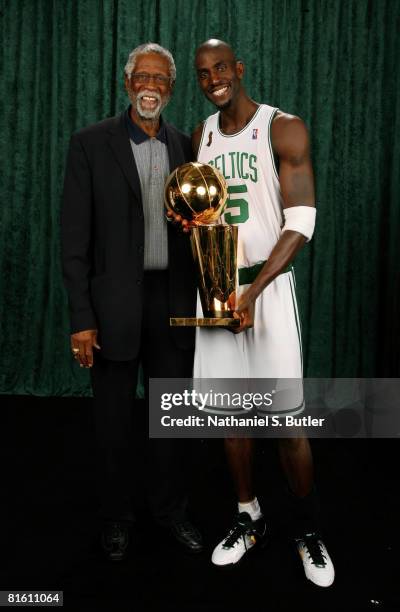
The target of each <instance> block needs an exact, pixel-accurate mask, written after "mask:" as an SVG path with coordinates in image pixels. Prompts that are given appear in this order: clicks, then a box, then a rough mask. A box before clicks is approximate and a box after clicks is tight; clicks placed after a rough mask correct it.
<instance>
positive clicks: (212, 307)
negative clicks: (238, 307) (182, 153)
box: [164, 162, 239, 327]
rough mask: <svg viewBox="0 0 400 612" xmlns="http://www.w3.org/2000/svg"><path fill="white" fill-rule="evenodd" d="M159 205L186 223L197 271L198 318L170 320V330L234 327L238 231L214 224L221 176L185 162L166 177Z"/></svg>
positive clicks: (221, 199)
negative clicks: (185, 220)
mask: <svg viewBox="0 0 400 612" xmlns="http://www.w3.org/2000/svg"><path fill="white" fill-rule="evenodd" d="M164 198H165V206H166V208H167V209H168V210H171V211H172V212H173V213H174V214H178V215H180V216H181V217H183V218H184V219H187V220H188V221H190V222H191V224H192V229H191V236H190V242H191V245H192V253H193V257H194V260H195V262H196V268H197V286H198V289H199V294H200V301H201V306H202V309H203V315H204V317H203V318H198V317H179V318H177V317H171V318H170V325H172V326H198V327H200V326H204V327H234V326H236V325H239V320H238V319H234V318H233V312H234V309H235V296H236V283H237V238H238V228H237V227H235V226H233V225H224V224H222V223H221V222H220V217H221V214H222V213H223V211H224V208H225V204H226V200H227V198H228V192H227V186H226V182H225V179H224V177H223V176H222V174H221V173H220V172H219V170H217V169H216V168H214V167H213V166H210V165H208V164H201V163H199V162H190V163H187V164H183V165H182V166H179V167H178V168H176V170H174V171H173V172H172V174H170V176H169V177H168V179H167V182H166V185H165V193H164Z"/></svg>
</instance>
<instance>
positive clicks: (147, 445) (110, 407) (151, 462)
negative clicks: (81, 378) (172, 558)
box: [91, 271, 193, 524]
mask: <svg viewBox="0 0 400 612" xmlns="http://www.w3.org/2000/svg"><path fill="white" fill-rule="evenodd" d="M171 314H173V313H170V312H169V306H168V274H167V273H166V272H158V271H155V272H146V273H145V276H144V308H143V321H142V329H141V348H140V353H139V355H138V356H137V357H136V358H135V359H134V360H132V361H122V362H117V361H110V360H107V359H104V358H103V357H102V356H101V351H99V352H98V353H96V354H95V358H94V364H93V367H92V369H91V377H92V388H93V396H94V402H93V406H94V425H95V432H96V438H97V447H98V476H99V478H98V491H99V501H100V515H101V517H102V518H104V519H113V520H132V519H133V518H134V511H135V508H136V507H140V506H143V500H144V499H147V501H148V504H149V506H150V510H151V511H152V513H153V515H154V518H155V519H156V520H157V521H158V522H159V523H162V524H168V523H170V522H171V521H173V520H179V519H180V518H183V516H184V514H185V512H186V506H187V497H186V493H185V484H184V477H183V473H182V463H183V462H182V460H181V454H182V451H183V447H184V443H185V441H184V440H174V439H151V440H149V438H148V414H147V410H148V405H147V399H146V401H145V402H137V401H135V391H136V385H137V381H138V372H139V365H140V363H141V364H142V366H143V374H144V388H145V396H146V398H148V384H149V378H152V377H154V378H156V377H164V378H170V377H171V378H178V377H182V378H184V377H191V376H192V367H193V350H189V351H187V350H182V349H180V348H178V347H177V346H176V344H175V342H174V341H173V339H172V338H171V334H170V327H169V317H170V316H171ZM143 404H144V406H143ZM143 408H145V410H146V413H145V414H143Z"/></svg>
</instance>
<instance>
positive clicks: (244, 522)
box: [211, 512, 267, 567]
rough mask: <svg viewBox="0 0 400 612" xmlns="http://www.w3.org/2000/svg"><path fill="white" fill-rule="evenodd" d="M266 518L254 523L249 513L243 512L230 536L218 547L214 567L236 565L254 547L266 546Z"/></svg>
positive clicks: (215, 551) (212, 559)
mask: <svg viewBox="0 0 400 612" xmlns="http://www.w3.org/2000/svg"><path fill="white" fill-rule="evenodd" d="M266 532H267V528H266V525H265V520H264V517H261V518H259V519H257V520H256V521H252V520H251V518H250V515H249V514H248V513H247V512H241V513H240V514H238V516H237V517H236V520H235V523H234V525H233V527H232V529H231V530H230V531H229V533H228V535H227V536H226V538H225V539H224V540H222V542H220V543H219V544H218V546H216V548H215V549H214V552H213V554H212V557H211V561H212V562H213V563H214V565H218V566H220V567H222V566H225V565H234V564H235V563H238V561H240V559H241V558H242V557H243V555H245V554H246V553H247V552H248V551H249V550H250V549H252V548H253V547H254V546H256V545H259V546H261V547H264V546H265V544H266Z"/></svg>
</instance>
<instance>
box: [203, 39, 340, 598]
mask: <svg viewBox="0 0 400 612" xmlns="http://www.w3.org/2000/svg"><path fill="white" fill-rule="evenodd" d="M195 65H196V71H197V78H198V82H199V85H200V88H201V90H202V91H203V93H204V94H205V96H206V97H207V98H208V100H210V101H211V102H212V103H213V104H214V105H215V106H216V107H217V112H216V113H215V114H213V115H211V116H210V117H208V119H206V121H204V123H203V124H202V125H200V126H199V127H198V128H197V129H196V130H195V132H194V134H193V144H194V148H195V151H197V157H198V160H199V161H201V162H204V163H209V164H212V165H214V166H216V167H218V168H219V170H220V171H221V172H222V173H223V174H224V176H225V179H226V181H227V184H228V192H229V194H230V199H229V201H228V204H227V207H226V209H225V213H224V218H223V222H224V223H229V224H235V225H236V224H237V225H239V244H238V266H239V282H240V284H241V286H240V291H239V300H238V306H237V309H236V315H235V316H236V317H239V318H240V326H239V327H238V328H237V331H236V333H232V332H230V331H228V330H226V329H204V328H200V329H198V330H197V338H196V354H195V365H194V378H227V377H228V378H236V377H237V378H242V377H243V376H245V377H249V378H281V379H282V378H285V379H288V378H292V379H301V378H302V355H301V339H300V326H299V318H298V313H297V305H296V297H295V283H294V275H293V271H292V269H291V268H290V267H289V268H288V266H289V264H290V263H291V262H292V260H293V259H294V257H295V256H296V254H297V253H298V251H299V250H300V249H301V248H302V246H303V245H304V244H305V243H306V242H307V241H309V240H310V239H311V237H312V234H313V230H314V224H315V199H314V180H313V170H312V165H311V160H310V151H309V139H308V134H307V129H306V126H305V124H304V123H303V121H302V120H301V119H299V118H298V117H295V116H292V115H288V114H286V113H283V112H281V111H280V110H278V109H277V108H273V107H271V106H268V105H267V104H258V103H256V102H254V101H253V100H252V99H251V98H250V97H249V96H248V95H247V93H246V91H245V89H244V87H243V84H242V78H243V74H244V65H243V62H241V61H238V60H237V59H236V57H235V55H234V53H233V51H232V49H231V47H230V46H229V45H228V44H226V43H224V42H223V41H220V40H215V39H211V40H208V41H207V42H205V43H203V44H202V45H201V46H200V47H199V48H198V50H197V53H196V61H195ZM218 365H219V367H218ZM297 400H298V398H297ZM297 400H296V401H295V402H293V405H290V406H289V405H288V406H286V407H285V410H284V414H285V415H291V414H296V413H299V412H301V410H302V409H303V405H302V399H301V401H297ZM278 444H279V453H280V459H281V463H282V467H283V470H284V472H285V475H286V478H287V483H288V489H289V490H288V499H289V502H290V505H291V508H292V511H293V534H292V535H293V537H294V540H295V543H296V546H297V550H298V552H299V554H300V556H301V558H302V561H303V566H304V570H305V574H306V577H307V578H308V579H309V580H311V581H312V582H313V583H315V584H317V585H319V586H324V587H327V586H329V585H331V584H332V583H333V580H334V568H333V564H332V561H331V559H330V557H329V555H328V552H327V550H326V547H325V545H324V543H323V542H322V540H321V536H320V533H319V524H318V509H317V506H318V502H317V495H316V492H315V488H314V483H313V463H312V454H311V450H310V445H309V442H308V440H307V439H306V438H296V439H281V440H279V441H278ZM225 448H226V454H227V458H228V462H229V465H230V469H231V472H232V476H233V480H234V483H235V486H236V492H237V496H238V514H237V516H236V518H235V520H234V523H233V525H232V526H231V528H230V529H229V530H228V533H227V535H226V537H225V538H224V539H223V540H222V541H221V542H220V543H219V544H218V546H217V547H216V548H215V550H214V552H213V555H212V561H213V563H214V564H215V565H218V566H226V565H229V564H235V563H237V562H238V561H240V559H242V558H243V556H244V555H246V553H248V551H249V550H251V549H252V548H254V547H255V546H257V545H260V544H264V543H265V542H266V540H267V539H268V530H267V526H266V523H265V520H264V517H263V514H262V510H261V508H260V506H259V503H258V500H257V497H256V496H255V492H254V490H253V483H252V470H251V466H252V453H253V441H252V440H251V439H248V438H242V439H240V438H234V439H227V440H226V441H225Z"/></svg>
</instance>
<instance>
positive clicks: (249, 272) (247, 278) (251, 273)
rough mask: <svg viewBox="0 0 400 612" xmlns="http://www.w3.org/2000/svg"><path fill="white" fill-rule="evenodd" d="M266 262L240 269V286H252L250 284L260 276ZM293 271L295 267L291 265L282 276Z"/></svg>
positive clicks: (283, 271)
mask: <svg viewBox="0 0 400 612" xmlns="http://www.w3.org/2000/svg"><path fill="white" fill-rule="evenodd" d="M265 262H266V260H264V261H260V262H258V263H256V264H254V266H250V267H249V268H239V270H238V272H239V285H250V283H252V282H253V281H254V280H255V279H256V277H257V276H258V274H259V272H260V270H261V268H262V267H263V265H264V264H265ZM292 270H293V266H292V264H289V265H287V266H286V268H285V269H284V270H282V272H281V274H284V273H285V272H291V271H292Z"/></svg>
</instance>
